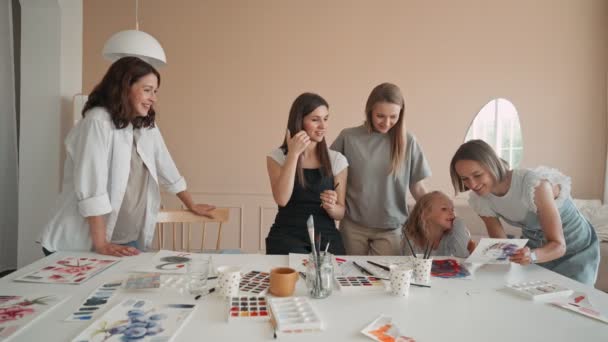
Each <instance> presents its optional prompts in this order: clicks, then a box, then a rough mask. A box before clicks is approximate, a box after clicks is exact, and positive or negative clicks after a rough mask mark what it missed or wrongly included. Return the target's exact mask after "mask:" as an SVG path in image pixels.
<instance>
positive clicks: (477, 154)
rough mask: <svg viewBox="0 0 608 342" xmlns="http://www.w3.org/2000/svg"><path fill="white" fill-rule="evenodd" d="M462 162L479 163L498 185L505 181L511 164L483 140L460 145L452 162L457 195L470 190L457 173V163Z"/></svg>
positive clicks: (453, 181) (451, 175)
mask: <svg viewBox="0 0 608 342" xmlns="http://www.w3.org/2000/svg"><path fill="white" fill-rule="evenodd" d="M461 160H472V161H475V162H478V163H479V164H481V166H483V167H484V168H485V169H487V170H488V172H489V173H490V175H491V176H492V177H493V178H494V180H495V181H496V182H498V183H500V182H502V181H503V180H504V179H505V177H506V176H507V173H508V171H509V163H507V162H506V161H505V160H504V159H501V158H500V157H499V156H498V155H497V154H496V152H495V151H494V149H493V148H492V146H490V145H488V143H486V142H485V141H483V140H469V141H467V142H465V143H464V144H462V145H460V147H459V148H458V150H456V153H454V156H453V157H452V161H451V162H450V177H451V178H452V185H453V186H454V192H455V194H458V193H459V192H465V191H468V190H469V188H467V187H466V185H464V182H463V181H462V179H460V176H459V175H458V173H457V172H456V163H458V162H459V161H461Z"/></svg>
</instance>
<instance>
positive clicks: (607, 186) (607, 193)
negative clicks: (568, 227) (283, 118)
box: [602, 72, 608, 204]
mask: <svg viewBox="0 0 608 342" xmlns="http://www.w3.org/2000/svg"><path fill="white" fill-rule="evenodd" d="M606 115H607V117H606V121H608V72H607V73H606ZM605 132H606V133H605V135H606V165H605V166H604V198H603V199H602V203H603V204H608V122H607V125H606V131H605Z"/></svg>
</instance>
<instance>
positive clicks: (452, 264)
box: [431, 258, 473, 280]
mask: <svg viewBox="0 0 608 342" xmlns="http://www.w3.org/2000/svg"><path fill="white" fill-rule="evenodd" d="M431 276H433V277H438V278H447V279H469V280H470V279H472V278H473V275H472V274H471V272H469V270H468V269H467V267H466V266H465V265H464V263H462V262H460V261H458V260H456V259H452V258H447V259H433V265H432V266H431Z"/></svg>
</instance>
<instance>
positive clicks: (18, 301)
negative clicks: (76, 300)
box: [0, 295, 67, 341]
mask: <svg viewBox="0 0 608 342" xmlns="http://www.w3.org/2000/svg"><path fill="white" fill-rule="evenodd" d="M65 299H67V297H65V296H57V295H27V296H4V295H0V341H7V340H8V339H9V338H11V337H13V336H15V335H16V334H17V333H19V332H20V331H21V330H22V329H23V328H24V327H25V326H26V325H27V324H29V323H30V322H32V321H34V320H35V319H37V318H38V317H40V316H41V315H42V314H44V313H45V312H47V311H49V310H51V309H52V308H53V307H55V306H56V305H57V304H59V303H60V302H62V301H64V300H65Z"/></svg>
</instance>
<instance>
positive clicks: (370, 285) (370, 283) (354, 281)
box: [336, 276, 385, 292]
mask: <svg viewBox="0 0 608 342" xmlns="http://www.w3.org/2000/svg"><path fill="white" fill-rule="evenodd" d="M336 282H337V283H338V287H339V288H340V291H344V292H351V291H355V292H359V291H365V292H368V291H369V292H374V291H379V292H384V291H385V289H384V282H383V281H382V280H381V279H379V278H376V277H371V276H353V277H336Z"/></svg>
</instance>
